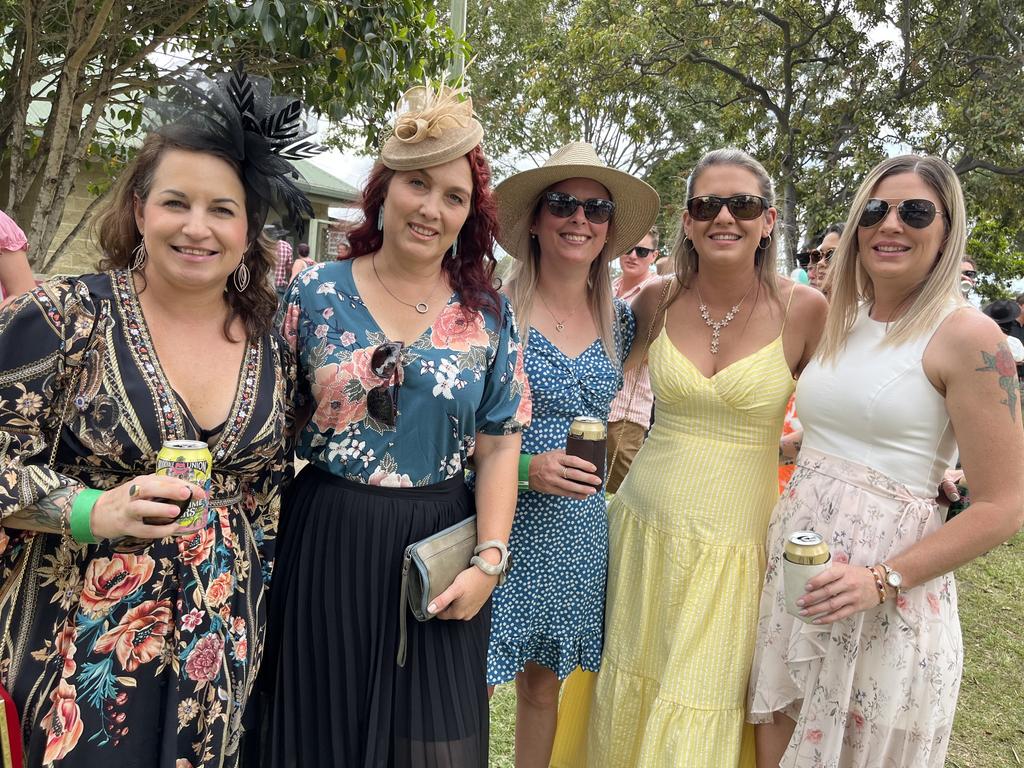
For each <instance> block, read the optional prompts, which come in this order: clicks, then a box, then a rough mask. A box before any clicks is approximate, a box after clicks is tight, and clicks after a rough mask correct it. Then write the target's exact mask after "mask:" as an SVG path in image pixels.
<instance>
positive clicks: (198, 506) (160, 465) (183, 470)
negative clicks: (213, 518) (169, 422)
mask: <svg viewBox="0 0 1024 768" xmlns="http://www.w3.org/2000/svg"><path fill="white" fill-rule="evenodd" d="M212 472H213V454H211V453H210V447H209V446H208V445H207V444H206V443H204V442H202V441H201V440H165V441H164V444H163V445H162V446H161V447H160V452H159V453H158V454H157V455H156V474H158V475H166V476H167V477H178V478H181V479H182V480H187V481H188V482H190V483H194V484H195V485H198V486H199V487H200V488H202V489H203V490H204V491H206V493H207V494H209V493H210V487H211V480H210V475H211V474H212ZM167 503H168V504H177V505H178V506H179V507H180V508H181V514H179V515H178V517H177V518H176V519H177V523H178V525H179V526H180V527H181V532H182V533H191V532H192V531H196V530H198V529H200V528H202V527H203V526H204V525H206V512H207V501H206V499H197V498H195V497H193V498H190V499H183V500H177V499H175V500H170V499H168V500H167ZM146 522H147V523H162V522H166V521H160V520H157V519H155V518H149V519H147V520H146Z"/></svg>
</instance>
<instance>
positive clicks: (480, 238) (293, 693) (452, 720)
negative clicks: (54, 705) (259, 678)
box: [262, 87, 529, 768]
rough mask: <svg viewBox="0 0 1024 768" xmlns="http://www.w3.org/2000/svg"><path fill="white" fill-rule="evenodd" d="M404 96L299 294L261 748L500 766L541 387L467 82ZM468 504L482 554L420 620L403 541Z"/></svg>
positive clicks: (388, 761)
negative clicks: (524, 445)
mask: <svg viewBox="0 0 1024 768" xmlns="http://www.w3.org/2000/svg"><path fill="white" fill-rule="evenodd" d="M398 111H399V116H398V120H397V122H396V125H395V129H394V133H393V135H392V136H391V137H390V138H388V139H387V141H386V142H385V143H384V145H383V148H382V149H381V156H380V160H379V161H378V163H377V164H376V165H375V166H374V168H373V170H372V171H371V173H370V177H369V179H368V181H367V184H366V188H365V189H364V191H363V201H362V207H363V212H364V213H365V220H364V221H363V223H362V224H361V225H359V226H358V227H357V228H355V229H354V230H353V231H351V232H350V233H349V236H348V237H349V241H350V243H351V254H350V256H349V257H348V258H346V259H344V260H341V261H335V262H330V263H324V264H317V265H315V266H314V267H311V268H310V269H307V270H305V271H304V272H302V273H301V274H300V275H299V276H298V277H297V278H296V279H295V281H294V282H293V283H292V285H291V287H290V288H289V290H288V293H287V295H286V302H285V304H286V309H285V323H284V334H285V337H286V339H287V340H288V341H289V342H290V343H291V344H292V345H293V346H294V348H295V350H296V357H297V361H298V367H299V384H298V390H299V394H298V396H297V399H298V400H299V402H300V408H301V407H303V406H305V407H306V409H307V412H308V413H309V418H308V421H307V422H306V424H305V426H304V428H303V429H302V430H301V433H300V436H299V445H298V449H297V453H298V455H299V456H300V457H302V458H304V459H306V460H308V461H309V466H307V467H306V468H305V469H304V470H303V471H302V472H301V474H300V475H299V476H298V478H297V479H296V482H295V486H294V488H293V490H292V492H291V493H290V495H289V499H288V503H287V508H286V511H285V512H284V515H283V517H284V518H286V522H285V524H284V525H283V526H282V532H281V537H280V538H279V540H278V553H279V555H280V557H281V561H280V565H279V567H278V569H277V573H276V574H275V577H274V590H273V600H272V603H271V607H270V616H271V620H270V624H271V626H272V628H273V630H272V637H271V638H270V641H269V642H270V644H271V648H270V649H269V650H268V653H269V654H270V660H269V661H268V665H267V666H268V667H269V668H270V674H269V676H268V678H267V683H268V684H269V685H268V687H269V688H270V689H271V695H270V696H269V697H268V698H269V700H270V704H269V712H268V713H267V719H266V722H265V725H264V728H263V731H264V733H265V735H266V738H267V741H266V743H265V744H264V750H263V755H262V762H263V764H264V765H267V766H275V767H276V766H346V768H349V767H350V766H351V767H352V768H356V767H359V766H384V765H396V766H412V767H413V768H435V767H436V766H460V767H461V766H477V767H478V768H483V767H484V766H486V764H487V745H488V709H487V693H486V688H485V667H486V655H485V654H486V648H487V632H488V628H489V627H490V596H491V590H493V589H494V587H495V585H496V584H497V583H498V581H499V579H500V578H502V577H503V575H504V572H505V570H506V567H507V563H508V548H507V542H508V535H509V530H510V528H511V525H512V513H513V510H514V507H515V497H516V488H515V471H516V470H515V467H516V462H517V460H518V458H519V443H520V439H519V432H520V430H521V429H522V427H523V424H524V423H525V422H526V421H527V420H528V415H529V402H528V399H527V398H526V397H525V396H524V390H525V377H524V374H523V369H522V361H521V359H520V358H521V352H520V345H519V338H518V333H517V329H516V324H515V320H514V318H513V316H512V312H511V309H510V307H509V303H508V301H507V300H506V299H504V298H502V297H501V296H500V295H499V294H498V293H497V292H496V291H495V290H494V287H493V270H494V266H495V260H494V256H493V253H492V247H493V246H492V244H493V238H494V233H495V229H496V224H497V214H496V210H495V205H494V202H493V198H492V195H491V190H490V187H489V182H490V170H489V168H488V165H487V161H486V159H485V158H484V155H483V152H482V150H481V149H480V140H481V138H482V136H483V129H482V128H481V126H480V123H478V122H477V121H476V119H475V118H474V117H473V109H472V102H471V101H470V100H469V99H468V98H463V96H462V94H461V93H460V92H459V91H457V90H452V89H449V88H444V87H442V88H441V89H439V90H436V91H435V90H433V89H430V88H423V87H420V88H414V89H412V90H410V91H408V92H407V93H406V94H405V99H404V102H403V104H401V105H400V107H399V110H398ZM471 457H472V460H473V465H474V467H475V470H476V482H475V487H474V489H473V490H471V489H470V488H469V487H468V486H467V484H466V481H465V470H466V468H467V466H468V464H469V460H470V458H471ZM474 513H475V514H476V515H477V517H476V541H477V542H479V543H477V544H476V547H475V550H476V551H475V556H473V557H472V564H471V563H470V558H469V557H468V556H467V557H466V561H465V565H464V567H462V566H457V567H456V569H455V570H454V571H453V573H452V578H454V583H451V582H450V581H449V583H451V586H449V587H447V588H446V589H444V591H443V592H441V593H440V594H438V595H437V596H436V597H434V598H433V599H431V600H429V605H426V606H424V608H425V611H424V613H423V614H420V615H419V616H418V617H419V618H421V619H424V620H422V621H416V620H415V619H414V618H413V616H411V615H409V614H410V608H409V606H408V605H407V603H406V599H405V592H404V589H405V576H404V575H403V559H404V554H405V550H406V548H407V547H408V546H409V545H411V544H413V543H416V542H421V541H422V540H424V539H427V538H428V537H430V536H432V535H434V534H437V533H438V532H441V531H444V530H445V529H448V528H450V527H452V526H456V525H459V524H461V523H464V521H466V520H467V519H468V518H469V517H470V516H472V515H473V514H474ZM471 544H472V542H471ZM459 568H461V570H459ZM428 594H432V592H430V593H428ZM425 619H433V620H429V621H428V620H425ZM396 659H397V663H396Z"/></svg>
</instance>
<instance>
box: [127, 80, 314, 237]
mask: <svg viewBox="0 0 1024 768" xmlns="http://www.w3.org/2000/svg"><path fill="white" fill-rule="evenodd" d="M147 107H148V112H149V115H150V119H151V120H152V121H153V122H154V123H155V124H156V126H155V127H156V130H157V131H159V132H160V133H162V134H164V135H166V136H168V137H169V138H180V139H182V140H183V143H185V144H186V145H188V146H193V147H196V149H199V150H202V149H204V148H206V149H208V150H209V151H212V152H214V153H216V154H222V155H225V156H226V157H229V158H231V159H232V160H234V161H235V162H237V163H238V165H239V167H240V168H241V174H242V181H243V183H244V184H245V187H246V193H247V194H248V195H253V196H255V198H256V199H255V200H253V201H252V203H253V205H252V206H251V210H252V211H254V212H255V213H256V215H257V216H258V218H259V220H260V222H261V225H262V222H265V221H266V218H267V213H268V211H269V209H270V208H271V207H273V208H274V209H275V210H277V211H278V213H280V214H281V215H282V217H283V219H284V223H285V226H287V227H288V228H289V229H293V230H295V231H297V232H299V233H301V232H302V231H303V230H304V229H305V220H306V219H308V218H310V217H311V216H312V215H313V206H312V205H311V204H310V202H309V200H308V199H307V198H306V196H305V195H304V194H303V193H302V191H301V190H300V189H299V188H298V187H297V186H296V185H295V179H299V178H301V174H300V173H299V172H298V171H297V170H296V169H295V166H293V165H292V163H291V162H290V161H291V160H299V159H303V158H308V157H313V156H314V155H317V154H319V153H321V152H323V151H324V149H325V148H324V147H323V146H321V145H320V144H318V143H317V142H316V141H312V140H310V137H311V136H313V134H314V132H313V131H312V130H309V129H308V128H307V127H306V124H305V122H304V119H303V117H304V116H303V109H302V102H300V101H299V100H298V99H293V98H290V97H287V96H274V95H273V94H272V93H271V90H270V81H269V80H267V79H266V78H263V77H254V76H252V75H249V74H248V73H246V71H245V69H244V67H243V65H242V63H241V62H239V63H238V64H236V65H235V68H234V69H233V70H232V71H230V72H226V73H223V74H220V75H218V76H216V77H215V78H213V79H211V78H207V77H205V76H202V75H192V76H190V77H188V79H185V78H182V79H179V80H178V81H176V82H175V83H174V84H173V87H172V88H171V90H170V92H169V93H168V94H167V95H166V96H165V97H164V98H162V99H159V100H157V99H152V100H150V101H149V102H148V103H147ZM206 145H208V147H207V146H206Z"/></svg>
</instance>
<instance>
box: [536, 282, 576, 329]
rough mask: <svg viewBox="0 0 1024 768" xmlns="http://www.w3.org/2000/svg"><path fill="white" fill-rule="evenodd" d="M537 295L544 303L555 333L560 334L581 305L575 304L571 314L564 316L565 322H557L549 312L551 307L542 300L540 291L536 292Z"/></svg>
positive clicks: (553, 314)
mask: <svg viewBox="0 0 1024 768" xmlns="http://www.w3.org/2000/svg"><path fill="white" fill-rule="evenodd" d="M537 295H538V296H540V300H541V301H542V302H543V303H544V309H546V310H547V311H548V314H549V315H551V319H552V320H554V321H555V332H556V333H561V332H562V331H563V330H565V324H566V323H567V322H569V321H570V320H571V319H572V316H573V315H575V314H576V310H577V309H579V308H580V304H582V302H581V303H580V304H577V305H576V306H575V307H573V309H572V312H570V313H569V314H568V315H566V316H565V320H559V319H558V317H557V316H556V315H555V313H554V312H553V311H552V310H551V305H550V304H548V302H547V299H545V298H544V294H543V293H541V292H540V291H537Z"/></svg>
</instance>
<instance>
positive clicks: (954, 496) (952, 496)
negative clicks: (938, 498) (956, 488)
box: [949, 493, 960, 501]
mask: <svg viewBox="0 0 1024 768" xmlns="http://www.w3.org/2000/svg"><path fill="white" fill-rule="evenodd" d="M949 498H950V499H951V500H952V501H960V494H959V493H951V494H949Z"/></svg>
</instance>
